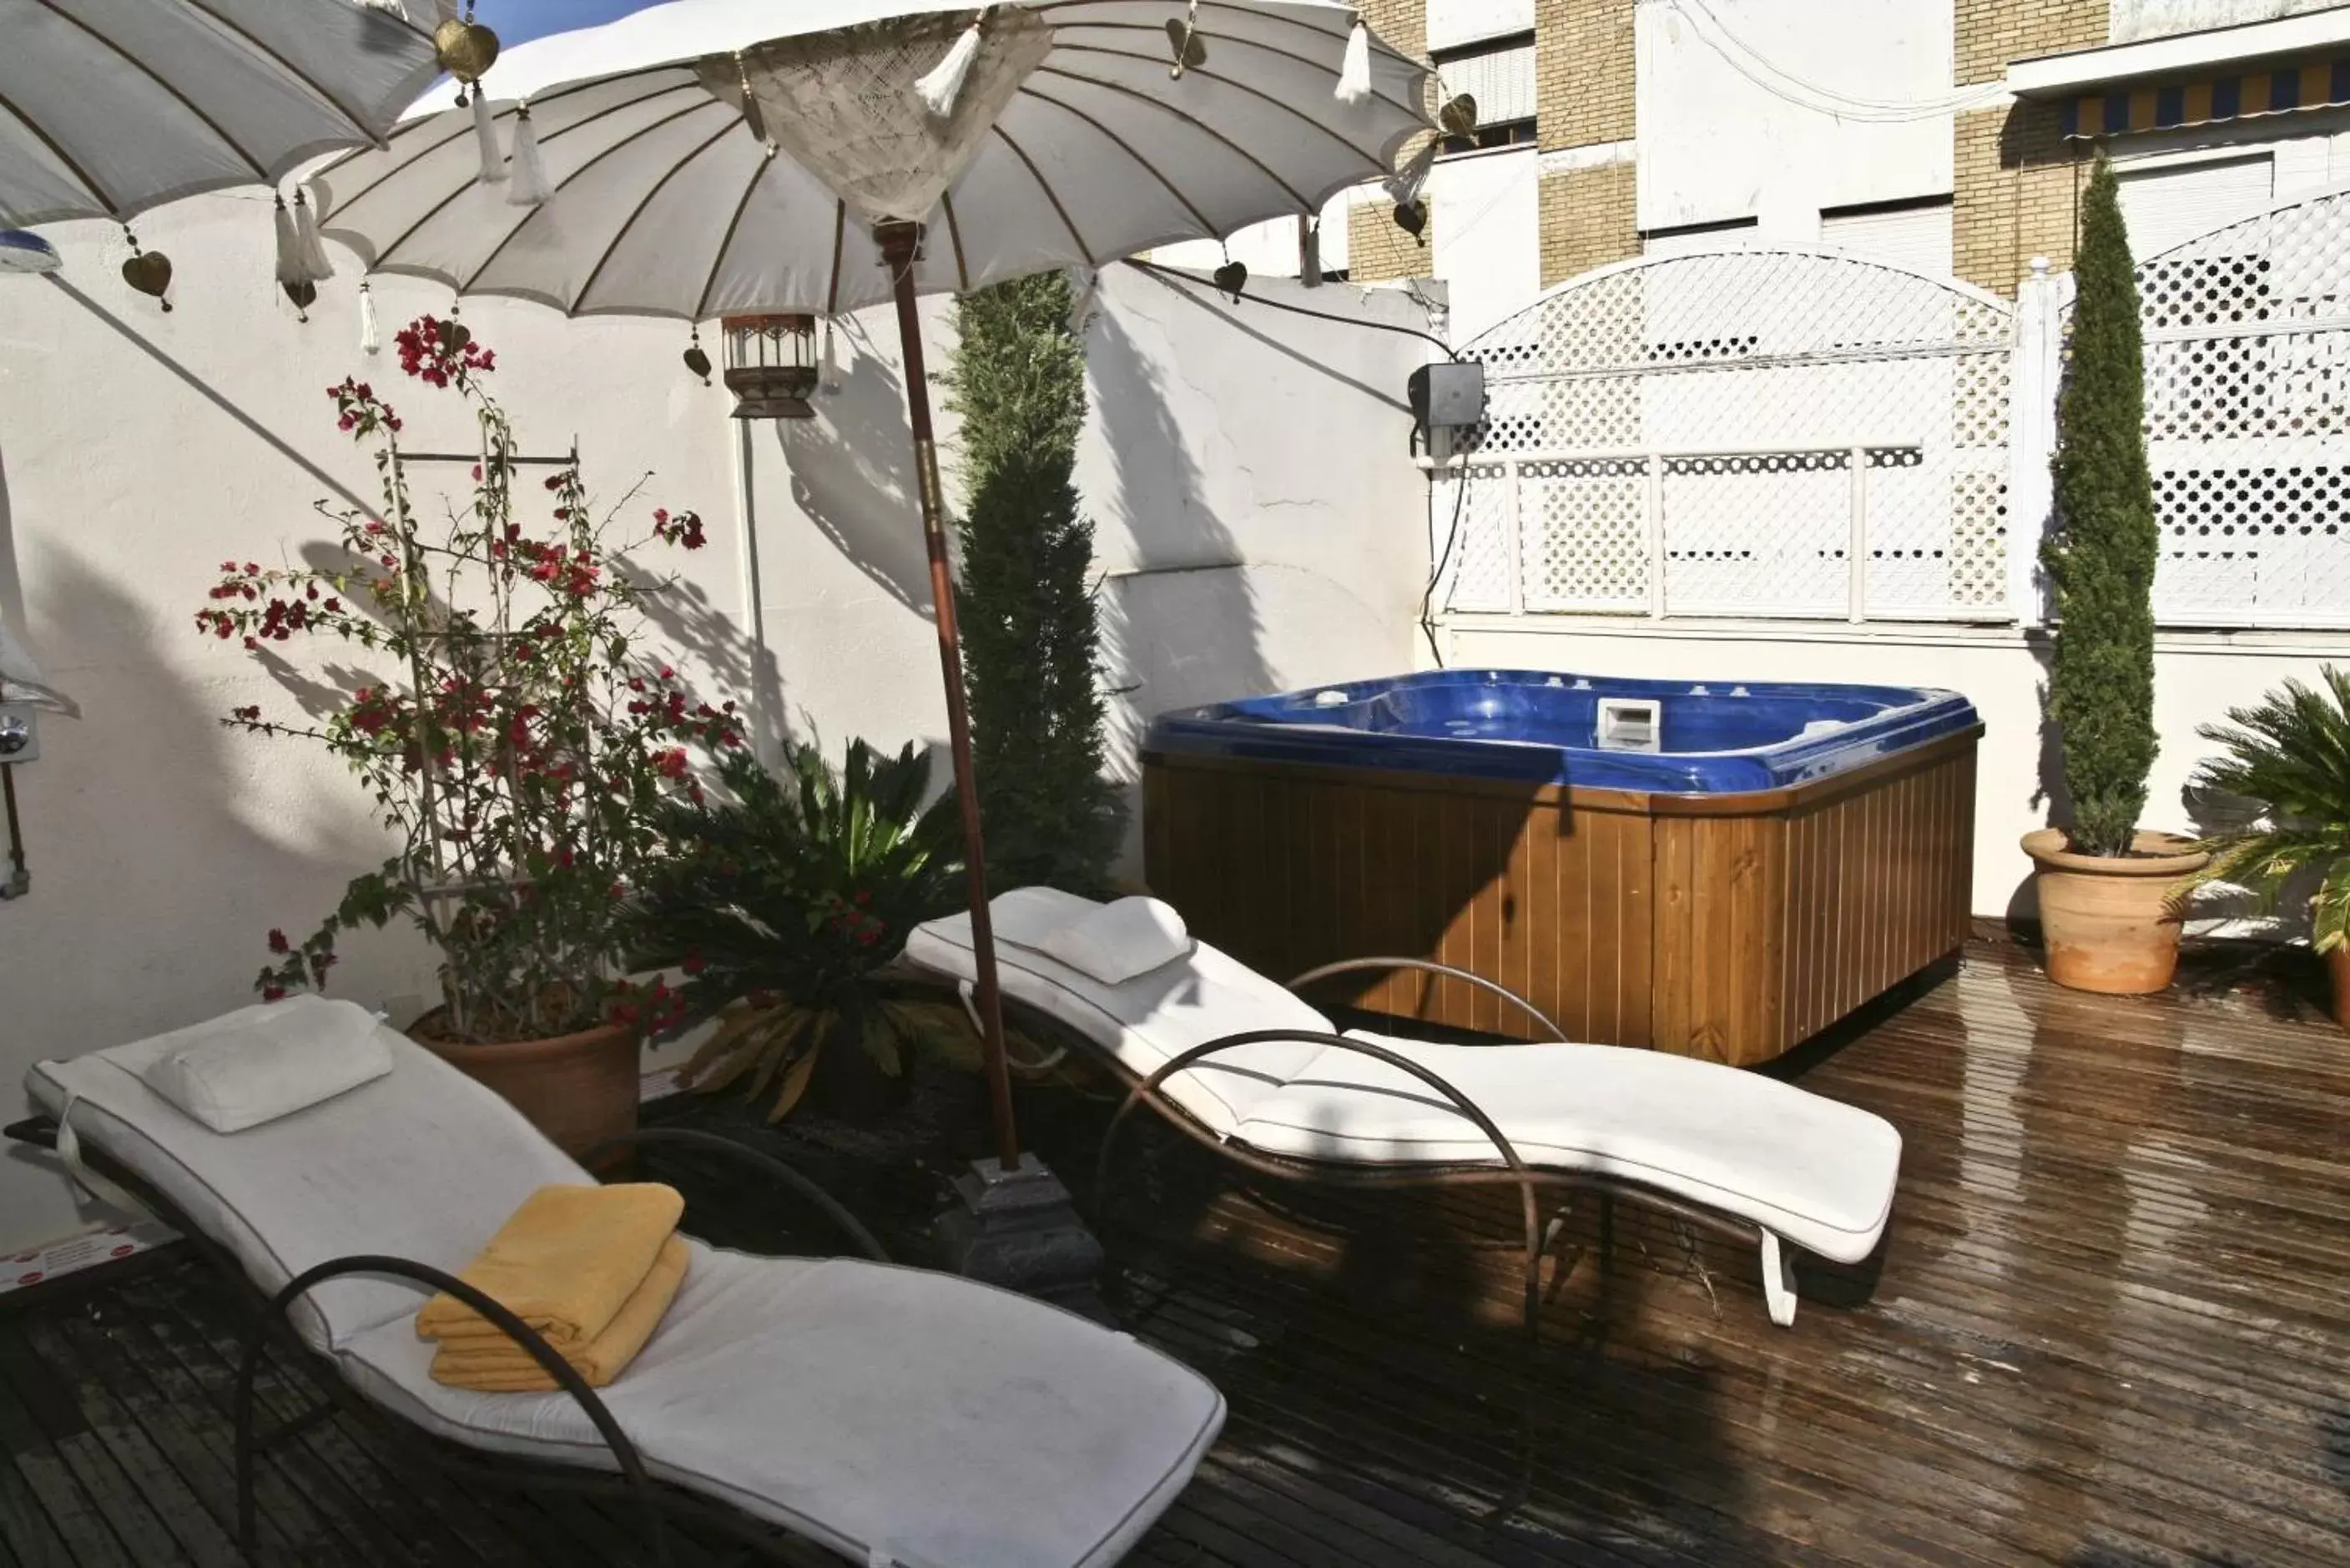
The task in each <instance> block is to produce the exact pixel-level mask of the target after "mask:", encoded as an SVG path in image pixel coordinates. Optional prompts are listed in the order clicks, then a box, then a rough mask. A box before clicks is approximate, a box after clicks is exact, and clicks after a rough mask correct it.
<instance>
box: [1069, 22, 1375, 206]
mask: <svg viewBox="0 0 2350 1568" xmlns="http://www.w3.org/2000/svg"><path fill="white" fill-rule="evenodd" d="M1064 49H1066V50H1067V51H1068V52H1069V53H1071V54H1073V55H1107V56H1108V57H1110V58H1112V59H1118V60H1140V61H1141V62H1142V63H1143V64H1145V65H1147V66H1156V65H1158V64H1159V57H1157V56H1155V55H1138V54H1136V53H1135V52H1134V51H1133V50H1132V49H1106V48H1104V47H1101V46H1100V45H1099V44H1060V43H1056V44H1055V45H1054V46H1053V52H1054V53H1055V54H1058V53H1060V52H1061V51H1062V50H1064ZM1183 75H1184V76H1185V77H1186V78H1191V77H1198V78H1201V80H1203V81H1211V82H1222V84H1223V85H1224V86H1226V87H1228V88H1232V90H1233V91H1234V92H1244V93H1246V94H1248V95H1249V97H1251V98H1253V99H1263V101H1264V102H1266V103H1269V104H1271V105H1273V107H1274V108H1275V109H1279V110H1281V112H1282V113H1284V114H1285V115H1288V116H1289V117H1290V118H1291V119H1295V120H1296V121H1297V122H1298V123H1299V124H1301V125H1304V126H1305V127H1307V128H1308V129H1310V130H1318V131H1320V132H1321V133H1322V134H1323V135H1325V136H1326V137H1328V138H1329V139H1330V140H1333V141H1335V142H1336V143H1337V144H1338V145H1339V146H1341V147H1343V148H1345V149H1346V150H1347V151H1349V152H1351V153H1353V154H1354V155H1355V156H1356V157H1357V158H1359V159H1361V160H1362V161H1364V162H1365V163H1367V164H1368V165H1370V167H1371V169H1372V171H1374V172H1376V173H1379V174H1385V173H1387V172H1388V168H1387V165H1386V164H1384V163H1382V162H1381V161H1379V159H1378V155H1377V154H1376V153H1370V152H1366V151H1363V150H1362V149H1361V148H1359V147H1357V146H1356V145H1355V144H1354V143H1353V142H1351V141H1349V140H1347V139H1346V138H1345V137H1343V136H1341V135H1339V134H1338V133H1337V132H1336V131H1335V130H1331V129H1330V128H1329V127H1328V126H1326V125H1325V124H1323V123H1322V122H1321V121H1320V120H1318V119H1315V118H1314V117H1313V116H1312V115H1310V114H1307V113H1306V112H1305V110H1303V109H1299V108H1298V107H1297V106H1296V105H1295V104H1293V103H1284V102H1283V101H1282V100H1281V99H1277V98H1275V97H1274V96H1273V95H1272V94H1271V93H1269V92H1261V91H1259V90H1258V89H1257V88H1253V87H1251V86H1249V85H1248V83H1246V82H1241V81H1234V80H1233V79H1232V78H1230V77H1220V76H1218V75H1216V73H1215V72H1213V71H1211V70H1209V69H1207V68H1206V67H1202V66H1194V67H1191V69H1190V70H1188V71H1185V72H1184V73H1183ZM1387 101H1388V102H1390V103H1393V102H1394V100H1393V99H1388V100H1387ZM1397 107H1399V108H1400V107H1401V106H1400V105H1398V106H1397Z"/></svg>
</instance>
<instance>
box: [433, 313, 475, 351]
mask: <svg viewBox="0 0 2350 1568" xmlns="http://www.w3.org/2000/svg"><path fill="white" fill-rule="evenodd" d="M437 336H438V337H440V339H441V351H442V353H444V354H454V353H456V352H457V351H458V350H459V349H461V348H463V347H464V346H465V345H466V344H468V343H471V342H472V341H473V328H472V327H467V326H466V325H465V324H464V323H463V322H462V321H443V322H442V324H441V328H440V331H439V333H438V334H437Z"/></svg>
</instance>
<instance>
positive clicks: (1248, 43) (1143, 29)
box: [1053, 22, 1418, 114]
mask: <svg viewBox="0 0 2350 1568" xmlns="http://www.w3.org/2000/svg"><path fill="white" fill-rule="evenodd" d="M1080 27H1091V28H1095V29H1097V30H1099V31H1102V32H1105V33H1149V34H1152V35H1154V36H1155V35H1157V34H1158V33H1159V29H1158V28H1157V27H1153V26H1149V24H1148V23H1143V22H1056V23H1055V24H1054V28H1055V35H1054V38H1053V47H1055V48H1056V49H1078V48H1083V47H1086V46H1084V45H1082V44H1066V43H1063V42H1062V41H1061V39H1060V36H1059V33H1060V30H1061V29H1063V28H1066V29H1068V30H1069V31H1071V32H1075V31H1076V29H1078V28H1080ZM1315 30H1316V31H1319V29H1318V28H1317V29H1315ZM1207 36H1208V37H1210V38H1211V39H1212V40H1214V41H1215V42H1217V43H1219V44H1228V45H1230V46H1232V47H1234V48H1243V49H1255V50H1257V51H1258V52H1259V53H1262V54H1267V55H1278V56H1280V57H1282V58H1283V59H1284V60H1295V61H1296V62H1297V63H1298V64H1299V65H1301V66H1304V67H1305V68H1306V69H1308V70H1310V71H1315V72H1321V71H1326V70H1328V69H1329V68H1330V67H1327V66H1326V65H1324V64H1322V62H1320V61H1319V60H1315V59H1309V58H1307V57H1305V56H1304V55H1301V54H1299V53H1297V52H1296V51H1295V50H1294V49H1284V48H1283V47H1281V46H1280V45H1278V44H1268V43H1265V42H1263V40H1261V39H1257V38H1243V37H1240V36H1237V35H1233V34H1225V33H1210V34H1208V35H1207ZM1323 36H1325V37H1328V36H1330V35H1328V34H1326V33H1325V34H1323ZM1397 58H1398V59H1402V58H1403V57H1402V56H1400V55H1399V56H1397ZM1152 63H1153V64H1157V63H1158V61H1157V60H1156V59H1155V58H1154V60H1153V62H1152ZM1405 63H1406V64H1407V65H1409V64H1410V62H1409V61H1405ZM1414 68H1415V69H1417V68H1418V67H1414ZM1183 74H1184V75H1185V76H1187V77H1196V76H1210V73H1209V72H1206V71H1203V70H1201V68H1200V67H1197V66H1193V67H1191V68H1190V69H1188V70H1186V71H1185V72H1184V73H1183ZM1211 79H1215V80H1221V79H1222V78H1212V77H1211ZM1371 96H1372V97H1373V98H1376V99H1378V100H1379V101H1380V102H1381V103H1384V104H1389V105H1392V106H1393V107H1395V108H1397V109H1402V110H1403V111H1404V112H1405V113H1406V114H1410V113H1412V112H1414V110H1413V109H1412V107H1411V105H1409V104H1408V103H1406V102H1404V101H1403V100H1402V99H1393V98H1389V97H1388V95H1387V94H1385V93H1383V92H1380V91H1378V89H1377V88H1373V89H1372V92H1371Z"/></svg>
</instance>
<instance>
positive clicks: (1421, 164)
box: [1385, 136, 1437, 207]
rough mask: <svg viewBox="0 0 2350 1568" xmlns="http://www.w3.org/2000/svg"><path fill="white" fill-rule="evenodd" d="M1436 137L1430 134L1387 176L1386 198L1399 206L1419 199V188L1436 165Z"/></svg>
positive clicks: (1426, 181)
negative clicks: (1402, 163) (1408, 157)
mask: <svg viewBox="0 0 2350 1568" xmlns="http://www.w3.org/2000/svg"><path fill="white" fill-rule="evenodd" d="M1436 148H1437V140H1436V138H1435V137H1433V136H1431V137H1430V138H1429V139H1428V140H1426V141H1424V142H1422V143H1421V144H1420V148H1419V151H1417V152H1415V153H1413V154H1412V155H1411V158H1410V160H1409V161H1408V162H1406V163H1405V164H1404V166H1403V167H1402V168H1401V169H1399V170H1397V171H1395V172H1394V173H1392V174H1390V175H1388V177H1387V180H1386V182H1385V183H1386V185H1387V192H1388V200H1389V201H1390V202H1394V203H1395V204H1396V205H1397V206H1399V207H1400V206H1403V205H1405V204H1407V203H1409V202H1415V201H1418V200H1419V192H1420V188H1421V187H1422V186H1424V185H1426V184H1427V183H1428V174H1429V171H1430V170H1431V169H1434V168H1435V167H1436Z"/></svg>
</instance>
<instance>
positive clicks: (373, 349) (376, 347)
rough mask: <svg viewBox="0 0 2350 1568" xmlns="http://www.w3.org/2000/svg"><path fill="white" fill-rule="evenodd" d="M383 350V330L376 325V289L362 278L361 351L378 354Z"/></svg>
mask: <svg viewBox="0 0 2350 1568" xmlns="http://www.w3.org/2000/svg"><path fill="white" fill-rule="evenodd" d="M382 350H383V330H382V328H381V327H378V326H377V325H376V319H375V291H374V290H373V289H371V288H369V287H368V286H367V283H366V281H365V280H364V279H362V280H361V281H360V283H359V352H360V353H362V354H377V353H380V352H382Z"/></svg>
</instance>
